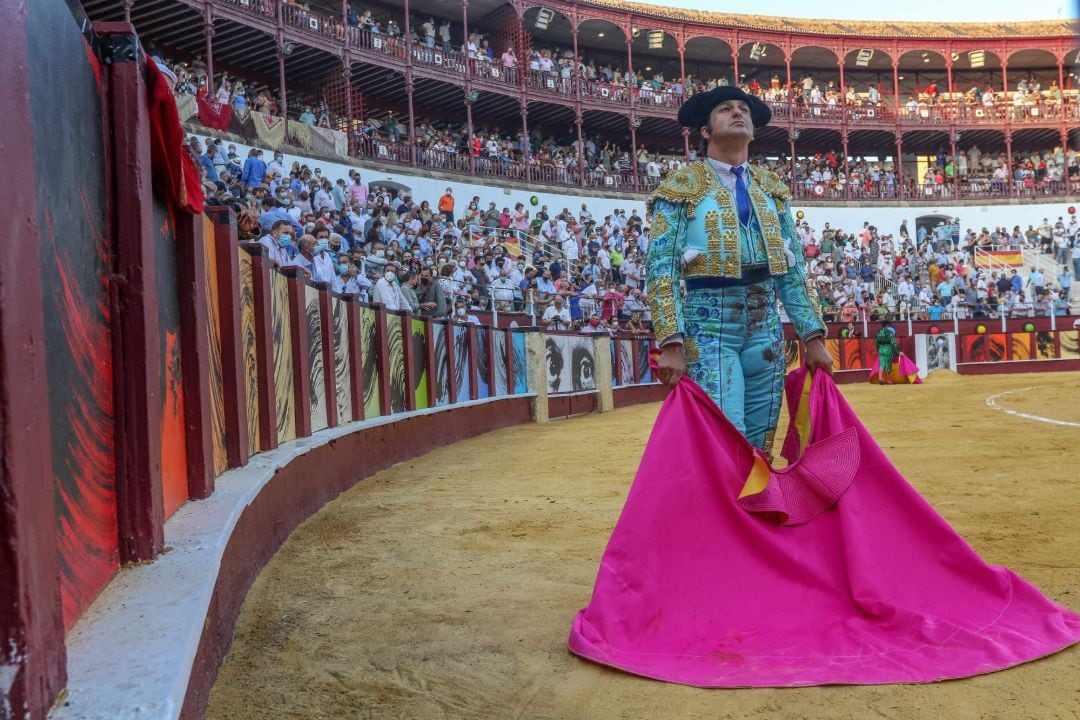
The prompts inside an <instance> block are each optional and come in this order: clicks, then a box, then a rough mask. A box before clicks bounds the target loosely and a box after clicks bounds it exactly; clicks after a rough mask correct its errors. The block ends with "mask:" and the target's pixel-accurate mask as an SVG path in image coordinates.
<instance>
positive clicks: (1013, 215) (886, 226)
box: [199, 133, 1080, 234]
mask: <svg viewBox="0 0 1080 720" xmlns="http://www.w3.org/2000/svg"><path fill="white" fill-rule="evenodd" d="M199 136H200V137H201V138H204V139H205V137H206V135H205V134H202V133H200V134H199ZM225 144H226V147H228V145H229V143H225ZM235 145H236V146H237V153H238V155H239V156H240V157H241V159H243V158H246V157H247V153H248V149H249V148H250V146H248V145H244V144H242V143H239V142H238V143H235ZM264 149H265V150H266V153H265V154H264V159H266V160H271V159H273V152H272V150H271V149H268V148H264ZM293 160H299V161H300V162H301V164H306V165H308V166H309V167H311V168H312V169H314V168H320V169H321V170H322V173H323V176H325V177H329V178H330V179H331V180H332V181H333V180H337V179H338V178H339V177H340V178H345V179H347V178H348V175H349V170H350V169H357V170H360V173H361V176H362V177H363V179H364V182H366V183H367V184H368V186H369V187H370V186H371V185H373V184H374V185H377V184H379V182H380V181H390V182H393V183H399V184H401V185H404V186H406V187H408V188H410V189H411V190H412V196H413V198H414V199H416V200H428V201H429V202H431V204H432V205H434V204H435V203H436V202H437V201H438V199H439V197H441V196H442V194H443V192H444V191H445V190H446V188H447V187H452V188H453V189H454V197H455V198H456V199H457V214H458V216H459V217H460V213H461V211H462V210H464V209H465V207H466V206H467V205H468V204H469V201H471V200H472V198H473V196H474V195H479V196H480V202H481V205H480V207H481V208H482V209H487V206H488V203H489V202H494V203H495V205H496V207H498V208H499V209H500V210H501V209H502V208H503V207H508V208H510V209H511V210H512V209H513V208H514V205H515V204H517V203H518V202H522V203H524V204H525V207H526V208H528V209H530V210H531V211H533V212H535V211H537V210H539V209H540V208H541V207H542V206H544V205H547V206H548V210H549V211H550V212H552V213H557V212H560V211H561V210H562V209H563V208H564V207H567V208H570V210H571V211H572V212H573V213H574V214H575V215H577V213H578V211H579V209H580V208H581V203H582V202H587V203H588V205H589V211H590V212H591V213H592V214H593V216H594V217H598V218H603V216H604V215H607V214H610V213H611V212H612V211H614V210H616V209H621V210H625V211H626V213H627V216H629V215H630V213H631V211H633V210H637V212H638V214H640V215H641V216H642V217H644V216H645V202H644V201H643V200H633V199H630V198H618V199H612V198H602V197H592V196H590V195H587V194H582V193H581V192H576V191H574V190H573V189H567V191H566V192H548V191H544V190H540V189H536V190H520V189H516V188H510V187H499V185H498V183H499V182H500V181H501V178H492V182H485V178H483V177H479V178H478V179H477V181H476V182H459V181H447V180H444V179H439V178H431V177H429V176H428V175H427V174H426V173H425V172H424V170H423V169H422V168H417V169H412V168H402V169H401V170H395V171H393V172H390V173H386V172H381V171H376V170H371V169H368V168H365V167H364V164H363V163H357V164H351V165H349V164H344V163H336V162H327V161H324V160H312V159H310V158H306V157H301V156H296V155H288V154H286V155H285V161H286V167H288V166H290V165H292V162H293ZM534 195H535V196H536V197H537V199H538V202H537V204H536V205H532V203H531V202H530V199H531V198H532V196H534ZM1071 206H1080V202H1077V201H1076V200H1075V199H1074V201H1073V202H1071V203H1070V202H1058V203H1042V204H1024V205H1021V204H1008V203H1007V202H1005V201H1003V202H1002V203H1000V204H996V205H967V206H959V207H958V206H949V205H931V204H919V205H917V206H914V205H908V206H906V207H899V206H896V205H881V206H878V207H869V206H863V207H846V206H842V205H820V206H815V207H810V206H804V205H795V206H793V208H792V209H793V210H794V211H798V210H802V211H803V212H804V213H805V217H806V219H807V220H808V221H809V222H810V224H811V226H813V227H815V228H819V229H820V228H821V227H822V226H823V225H824V224H825V223H830V225H831V226H832V227H833V228H838V227H839V228H842V229H844V230H855V229H858V228H861V227H862V224H863V222H864V221H866V220H869V221H870V223H871V224H872V225H875V226H876V227H877V228H878V230H879V232H882V233H892V234H896V233H897V231H898V229H899V227H900V222H901V221H902V220H905V219H906V220H907V221H908V228H909V230H910V231H911V232H912V233H914V232H915V220H916V218H917V217H919V216H921V215H946V216H949V217H953V218H960V226H961V228H963V229H967V228H968V227H971V228H973V229H975V230H976V231H978V230H979V229H980V228H983V227H988V228H993V227H996V226H1005V227H1007V228H1010V229H1011V228H1012V227H1013V226H1014V225H1019V226H1020V227H1021V228H1022V229H1026V228H1027V226H1028V225H1034V226H1036V227H1038V226H1039V224H1041V223H1042V219H1043V218H1044V217H1046V218H1049V219H1050V222H1051V223H1053V222H1056V221H1057V218H1058V217H1063V218H1065V222H1066V223H1068V218H1069V214H1068V209H1069V207H1071ZM1078 209H1080V208H1078Z"/></svg>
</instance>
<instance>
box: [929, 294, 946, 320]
mask: <svg viewBox="0 0 1080 720" xmlns="http://www.w3.org/2000/svg"><path fill="white" fill-rule="evenodd" d="M944 312H945V308H943V307H942V306H941V300H939V299H938V298H937V297H935V298H934V304H933V305H931V306H930V307H928V308H926V315H927V317H929V318H930V319H931V320H940V319H941V316H942V315H943V314H944Z"/></svg>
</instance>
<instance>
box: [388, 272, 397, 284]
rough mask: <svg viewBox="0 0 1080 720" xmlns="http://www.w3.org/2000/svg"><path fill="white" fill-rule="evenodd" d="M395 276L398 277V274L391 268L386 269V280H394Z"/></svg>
mask: <svg viewBox="0 0 1080 720" xmlns="http://www.w3.org/2000/svg"><path fill="white" fill-rule="evenodd" d="M395 278H397V275H395V274H394V273H392V272H391V271H389V270H387V271H386V282H394V279H395Z"/></svg>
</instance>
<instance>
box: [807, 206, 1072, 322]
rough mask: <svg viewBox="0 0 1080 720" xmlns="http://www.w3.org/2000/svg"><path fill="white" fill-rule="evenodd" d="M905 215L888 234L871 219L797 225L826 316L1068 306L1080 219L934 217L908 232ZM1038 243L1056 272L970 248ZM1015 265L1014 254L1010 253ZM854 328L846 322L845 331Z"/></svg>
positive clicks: (943, 314) (942, 315) (1021, 313)
mask: <svg viewBox="0 0 1080 720" xmlns="http://www.w3.org/2000/svg"><path fill="white" fill-rule="evenodd" d="M912 229H913V228H911V227H910V226H909V225H908V223H907V221H906V220H905V221H904V222H902V223H901V225H900V226H899V227H898V228H897V231H896V233H891V232H888V233H887V232H885V231H884V230H883V229H879V228H877V227H875V226H874V225H872V224H871V223H870V222H869V221H866V222H864V223H863V226H862V227H861V228H858V229H856V230H854V231H848V230H844V229H841V228H833V227H830V226H829V224H828V223H826V224H825V225H824V226H823V227H822V228H821V229H820V231H818V230H815V229H814V228H811V227H810V225H809V223H808V222H806V221H802V222H800V223H799V224H798V228H797V230H798V235H799V238H800V240H801V241H802V243H803V247H804V252H805V254H806V257H807V271H808V274H809V275H810V277H811V279H812V280H813V282H814V283H815V285H816V286H817V289H818V294H819V297H820V299H821V303H822V310H823V313H824V314H825V316H826V319H829V320H834V321H839V322H846V323H855V322H857V321H861V320H862V319H863V318H865V319H867V320H879V319H891V320H906V319H908V318H910V319H913V320H942V319H952V318H954V317H955V318H991V317H1002V316H1004V317H1028V316H1033V315H1034V316H1049V315H1051V314H1053V315H1066V314H1069V309H1070V301H1071V300H1072V297H1071V293H1072V287H1073V280H1074V278H1075V277H1076V274H1077V273H1078V272H1080V225H1078V223H1077V219H1076V216H1075V215H1074V216H1072V217H1071V218H1070V219H1069V220H1068V221H1066V220H1065V219H1064V218H1061V217H1059V218H1057V220H1056V221H1053V222H1052V221H1051V220H1050V219H1049V218H1046V219H1044V220H1043V222H1042V223H1041V224H1040V225H1039V226H1038V227H1035V226H1032V225H1029V226H1028V227H1027V229H1026V230H1022V229H1021V228H1020V226H1014V227H1013V228H1012V229H1011V230H1010V229H1008V228H1005V227H995V228H993V229H990V228H981V229H980V230H979V231H975V230H974V229H973V228H966V229H963V230H961V228H960V227H959V226H957V225H956V224H953V223H947V222H945V221H939V223H938V224H937V225H936V226H934V227H929V226H920V227H918V228H917V229H915V231H914V232H912ZM1024 249H1028V250H1032V251H1037V252H1041V253H1044V254H1046V255H1048V256H1051V257H1052V258H1053V260H1054V262H1055V265H1053V266H1052V267H1055V268H1056V271H1055V273H1054V274H1056V277H1047V272H1046V271H1045V270H1043V269H1041V268H1040V267H1035V266H1033V267H1031V269H1030V272H1029V274H1028V275H1027V276H1026V277H1024V276H1023V275H1021V274H1020V273H1019V272H1018V271H1017V269H1016V268H1015V267H1009V266H1007V265H1004V264H1002V265H998V266H994V265H992V264H991V265H990V266H988V267H980V263H977V262H976V254H977V253H978V251H980V250H987V251H1007V250H1012V251H1023V250H1024ZM1013 264H1015V262H1013ZM859 329H860V327H859V326H857V325H851V326H849V331H850V332H856V331H857V330H859Z"/></svg>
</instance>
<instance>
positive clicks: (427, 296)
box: [420, 267, 450, 317]
mask: <svg viewBox="0 0 1080 720" xmlns="http://www.w3.org/2000/svg"><path fill="white" fill-rule="evenodd" d="M449 310H450V303H449V298H448V296H447V293H446V288H445V286H443V284H442V283H440V282H438V281H436V279H435V277H434V276H433V275H432V269H431V268H430V267H425V268H423V269H422V270H420V313H421V314H422V315H426V316H429V317H446V314H447V313H448V312H449Z"/></svg>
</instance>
